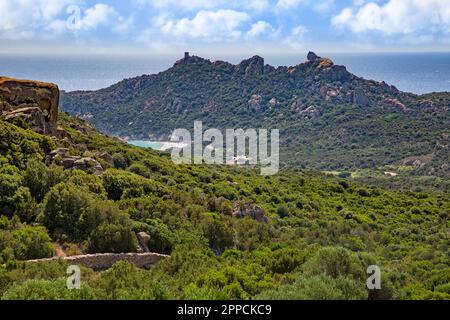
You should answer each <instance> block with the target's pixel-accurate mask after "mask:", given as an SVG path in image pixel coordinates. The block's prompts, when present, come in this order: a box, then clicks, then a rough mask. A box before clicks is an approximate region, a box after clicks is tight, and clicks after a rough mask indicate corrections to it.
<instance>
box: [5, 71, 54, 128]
mask: <svg viewBox="0 0 450 320" xmlns="http://www.w3.org/2000/svg"><path fill="white" fill-rule="evenodd" d="M58 105H59V89H58V86H56V85H55V84H52V83H45V82H39V81H31V80H18V79H12V78H6V77H0V114H1V115H2V116H3V117H4V118H5V120H6V121H10V122H15V121H24V122H25V123H27V124H28V126H29V127H30V129H32V130H33V131H36V132H38V133H42V134H56V133H57V122H58Z"/></svg>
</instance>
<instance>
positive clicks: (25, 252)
mask: <svg viewBox="0 0 450 320" xmlns="http://www.w3.org/2000/svg"><path fill="white" fill-rule="evenodd" d="M12 235H13V238H14V239H15V240H16V242H17V247H16V249H15V257H16V258H17V259H20V260H31V259H42V258H49V257H51V256H52V255H53V244H52V242H51V239H50V237H49V236H48V234H47V230H46V229H45V228H44V227H31V226H25V227H23V228H20V229H18V230H15V231H13V232H12Z"/></svg>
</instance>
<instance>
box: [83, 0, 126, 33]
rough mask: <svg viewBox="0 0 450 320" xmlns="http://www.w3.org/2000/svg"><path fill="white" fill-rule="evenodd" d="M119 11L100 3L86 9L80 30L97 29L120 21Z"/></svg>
mask: <svg viewBox="0 0 450 320" xmlns="http://www.w3.org/2000/svg"><path fill="white" fill-rule="evenodd" d="M119 17H120V16H119V14H118V13H117V11H116V10H115V9H114V8H113V7H111V6H108V5H106V4H103V3H98V4H96V5H94V6H93V7H91V8H89V9H86V10H85V11H84V15H83V17H82V19H81V20H80V28H81V29H83V30H89V29H95V28H97V27H99V26H105V25H108V24H110V23H111V22H112V21H113V20H115V19H119Z"/></svg>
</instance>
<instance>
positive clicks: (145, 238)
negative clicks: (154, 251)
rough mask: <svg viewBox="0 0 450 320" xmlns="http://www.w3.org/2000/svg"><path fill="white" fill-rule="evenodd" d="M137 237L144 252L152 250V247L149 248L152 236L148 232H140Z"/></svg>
mask: <svg viewBox="0 0 450 320" xmlns="http://www.w3.org/2000/svg"><path fill="white" fill-rule="evenodd" d="M137 238H138V241H139V246H140V250H142V251H143V252H150V249H149V248H148V244H149V243H150V240H151V237H150V235H149V234H148V233H146V232H139V233H138V234H137Z"/></svg>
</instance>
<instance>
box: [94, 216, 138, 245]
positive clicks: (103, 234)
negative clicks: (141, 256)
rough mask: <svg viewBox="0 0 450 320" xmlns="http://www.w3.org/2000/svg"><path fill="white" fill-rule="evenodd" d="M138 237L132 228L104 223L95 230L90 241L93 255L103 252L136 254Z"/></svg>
mask: <svg viewBox="0 0 450 320" xmlns="http://www.w3.org/2000/svg"><path fill="white" fill-rule="evenodd" d="M136 248H137V240H136V235H135V234H134V232H133V231H132V230H131V226H130V225H129V224H128V225H121V224H112V223H108V222H104V223H102V224H101V225H99V226H98V227H97V228H95V229H94V230H93V231H92V233H91V235H90V237H89V239H88V250H89V252H91V253H102V252H115V253H123V252H136Z"/></svg>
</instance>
